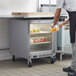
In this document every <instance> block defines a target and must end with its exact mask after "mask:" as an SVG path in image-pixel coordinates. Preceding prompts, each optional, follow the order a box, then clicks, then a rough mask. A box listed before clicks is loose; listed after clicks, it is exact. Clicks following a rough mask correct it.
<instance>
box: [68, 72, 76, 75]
mask: <svg viewBox="0 0 76 76" xmlns="http://www.w3.org/2000/svg"><path fill="white" fill-rule="evenodd" d="M68 76H76V72H68Z"/></svg>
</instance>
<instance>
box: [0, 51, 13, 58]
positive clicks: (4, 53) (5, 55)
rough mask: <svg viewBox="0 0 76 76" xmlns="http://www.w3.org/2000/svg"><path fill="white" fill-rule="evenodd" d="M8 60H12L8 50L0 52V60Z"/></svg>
mask: <svg viewBox="0 0 76 76" xmlns="http://www.w3.org/2000/svg"><path fill="white" fill-rule="evenodd" d="M8 59H12V56H11V55H10V53H9V50H2V51H0V60H8Z"/></svg>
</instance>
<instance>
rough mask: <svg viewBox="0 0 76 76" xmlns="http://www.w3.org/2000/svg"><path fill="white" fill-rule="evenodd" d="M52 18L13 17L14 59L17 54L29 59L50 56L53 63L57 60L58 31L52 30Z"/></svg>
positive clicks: (11, 44) (11, 49)
mask: <svg viewBox="0 0 76 76" xmlns="http://www.w3.org/2000/svg"><path fill="white" fill-rule="evenodd" d="M51 22H52V20H51V19H49V18H45V19H44V18H43V19H40V18H36V19H11V20H10V23H9V27H10V53H11V54H12V60H15V56H17V57H21V58H25V59H27V60H28V66H29V67H31V66H32V59H38V58H44V57H48V58H49V60H50V62H51V63H54V62H55V61H56V49H57V48H56V47H57V46H56V42H57V41H56V32H53V33H52V32H51V31H50V25H51Z"/></svg>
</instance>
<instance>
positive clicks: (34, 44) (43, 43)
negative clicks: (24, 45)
mask: <svg viewBox="0 0 76 76" xmlns="http://www.w3.org/2000/svg"><path fill="white" fill-rule="evenodd" d="M50 43H51V44H52V42H49V41H47V42H39V43H31V44H30V45H38V44H50Z"/></svg>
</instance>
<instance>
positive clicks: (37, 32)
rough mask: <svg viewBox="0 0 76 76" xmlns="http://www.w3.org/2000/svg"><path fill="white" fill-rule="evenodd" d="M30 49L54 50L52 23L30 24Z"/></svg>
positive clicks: (35, 50)
mask: <svg viewBox="0 0 76 76" xmlns="http://www.w3.org/2000/svg"><path fill="white" fill-rule="evenodd" d="M30 50H31V52H38V51H50V50H52V32H51V31H50V23H33V24H30Z"/></svg>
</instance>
